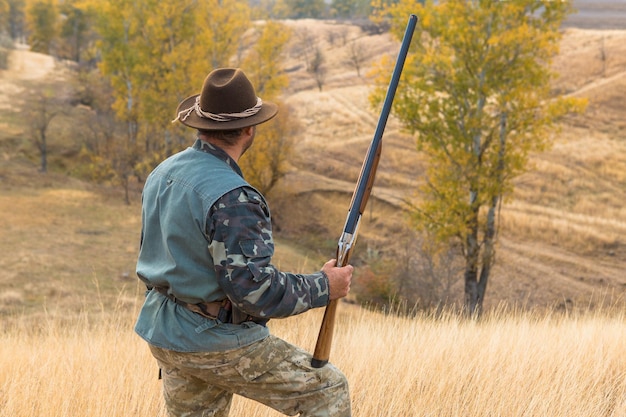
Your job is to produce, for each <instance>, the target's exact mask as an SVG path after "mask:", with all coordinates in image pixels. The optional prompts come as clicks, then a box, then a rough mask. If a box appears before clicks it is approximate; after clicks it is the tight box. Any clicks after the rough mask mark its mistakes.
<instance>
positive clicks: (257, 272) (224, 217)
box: [196, 141, 329, 319]
mask: <svg viewBox="0 0 626 417" xmlns="http://www.w3.org/2000/svg"><path fill="white" fill-rule="evenodd" d="M196 146H197V147H198V148H199V149H201V150H203V151H204V152H208V153H211V154H213V155H215V156H217V157H218V158H220V159H222V160H224V161H225V162H226V163H227V164H229V165H230V166H231V167H232V168H233V170H234V171H235V172H237V173H238V174H239V175H241V171H240V169H239V167H238V166H237V164H236V163H235V162H234V161H233V160H232V159H231V158H230V157H228V155H227V154H226V153H225V152H224V151H222V150H221V149H219V148H216V147H214V146H212V145H211V144H209V143H206V142H203V141H198V142H196ZM206 235H207V236H209V237H210V239H211V241H210V243H209V252H210V254H211V256H212V258H213V264H214V265H215V271H216V273H217V280H218V282H219V284H220V287H221V288H222V290H223V291H224V292H225V293H226V295H227V296H228V298H230V300H231V301H232V303H233V306H234V307H236V308H238V309H240V310H242V311H243V312H245V313H246V314H249V315H251V316H254V317H260V318H264V319H265V318H273V317H289V316H293V315H296V314H300V313H303V312H305V311H307V310H310V309H311V308H316V307H323V306H325V305H327V304H328V299H329V298H328V297H329V292H328V278H327V277H326V276H325V274H324V273H323V272H322V271H318V272H315V273H312V274H293V273H288V272H282V271H280V270H278V269H277V268H276V267H275V266H274V265H273V264H272V263H271V261H272V256H273V254H274V240H273V237H272V223H271V217H270V211H269V208H268V206H267V203H266V201H265V199H264V198H263V196H262V195H261V194H260V193H259V192H258V191H256V190H255V189H253V188H252V187H243V188H238V189H235V190H233V191H231V192H229V193H227V194H225V195H224V196H223V197H221V198H220V199H219V200H217V202H216V203H215V204H214V205H213V207H212V208H211V210H210V212H209V215H208V216H207V225H206Z"/></svg>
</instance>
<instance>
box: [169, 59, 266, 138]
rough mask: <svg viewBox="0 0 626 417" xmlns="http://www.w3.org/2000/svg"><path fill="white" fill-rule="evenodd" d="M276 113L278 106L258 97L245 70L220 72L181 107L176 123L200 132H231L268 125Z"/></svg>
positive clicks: (212, 73)
mask: <svg viewBox="0 0 626 417" xmlns="http://www.w3.org/2000/svg"><path fill="white" fill-rule="evenodd" d="M277 112H278V106H277V105H276V104H274V103H270V102H267V101H266V102H264V101H263V100H261V99H260V98H259V97H257V95H256V93H255V91H254V87H253V86H252V83H251V82H250V80H248V78H247V77H246V75H245V74H244V73H243V71H242V70H240V69H238V68H219V69H216V70H213V71H211V73H210V74H209V75H208V76H207V77H206V79H205V80H204V84H203V86H202V92H201V93H200V94H195V95H193V96H191V97H188V98H186V99H184V100H183V101H182V102H181V103H180V104H179V105H178V108H177V109H176V115H177V116H176V119H175V120H174V121H176V120H179V121H180V122H181V123H182V124H184V125H186V126H189V127H193V128H196V129H198V130H200V131H229V130H237V129H242V128H246V127H250V126H255V125H258V124H260V123H263V122H266V121H268V120H270V119H271V118H272V117H274V116H275V115H276V113H277Z"/></svg>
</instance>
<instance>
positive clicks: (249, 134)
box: [243, 126, 254, 136]
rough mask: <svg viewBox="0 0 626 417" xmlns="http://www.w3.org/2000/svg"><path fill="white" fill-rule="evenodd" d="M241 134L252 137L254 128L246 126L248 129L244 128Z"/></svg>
mask: <svg viewBox="0 0 626 417" xmlns="http://www.w3.org/2000/svg"><path fill="white" fill-rule="evenodd" d="M243 132H244V134H246V135H247V136H252V135H254V126H248V127H245V128H244V129H243Z"/></svg>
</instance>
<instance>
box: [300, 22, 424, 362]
mask: <svg viewBox="0 0 626 417" xmlns="http://www.w3.org/2000/svg"><path fill="white" fill-rule="evenodd" d="M416 24H417V16H415V15H414V14H412V15H410V16H409V22H408V24H407V27H406V31H405V32H404V38H403V39H402V45H401V46H400V52H399V54H398V58H397V60H396V66H395V68H394V70H393V74H392V75H391V81H390V83H389V87H388V88H387V96H386V97H385V101H384V103H383V108H382V111H381V113H380V117H379V119H378V126H377V127H376V131H375V133H374V139H372V142H371V143H370V146H369V149H368V151H367V155H366V157H365V160H364V161H363V165H362V166H361V173H360V174H359V179H358V181H357V184H356V188H355V189H354V193H353V194H352V202H351V203H350V208H349V209H348V217H347V218H346V224H345V226H344V228H343V233H342V234H341V237H340V238H339V243H338V245H337V266H339V267H343V266H346V265H348V261H349V260H350V254H351V252H352V248H353V247H354V244H355V242H356V237H357V232H358V228H359V223H360V222H361V215H362V214H363V211H364V210H365V206H366V205H367V200H368V199H369V196H370V193H371V191H372V186H373V185H374V177H375V176H376V168H377V167H378V161H379V160H380V153H381V150H382V136H383V132H384V131H385V126H386V124H387V119H388V118H389V113H390V112H391V104H392V103H393V98H394V96H395V94H396V88H397V87H398V82H399V81H400V74H402V68H403V67H404V61H405V60H406V56H407V54H408V52H409V46H410V44H411V38H412V37H413V32H414V31H415V25H416ZM337 301H338V300H332V301H330V302H329V303H328V305H327V306H326V310H325V311H324V318H323V319H322V324H321V327H320V332H319V335H318V337H317V343H316V344H315V351H314V353H313V359H312V360H311V366H312V367H314V368H321V367H323V366H324V365H326V364H327V363H328V358H329V357H330V346H331V343H332V341H333V332H334V329H335V312H336V311H337Z"/></svg>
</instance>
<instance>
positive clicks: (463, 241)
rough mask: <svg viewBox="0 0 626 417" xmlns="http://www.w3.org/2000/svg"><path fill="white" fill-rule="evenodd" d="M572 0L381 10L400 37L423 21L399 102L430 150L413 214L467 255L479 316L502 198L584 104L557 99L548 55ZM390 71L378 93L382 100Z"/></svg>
mask: <svg viewBox="0 0 626 417" xmlns="http://www.w3.org/2000/svg"><path fill="white" fill-rule="evenodd" d="M570 12H571V4H570V2H568V1H551V0H509V1H495V0H440V1H437V2H433V1H431V0H428V1H426V2H425V3H424V4H422V3H420V2H418V1H416V0H400V1H399V2H397V3H395V4H393V5H391V6H389V7H386V8H383V13H384V14H385V16H389V17H390V19H391V23H392V30H393V31H394V33H395V34H396V35H397V36H398V37H400V36H402V34H403V29H404V27H405V24H406V20H407V18H408V16H409V14H411V13H414V14H416V15H417V16H418V17H419V19H420V21H419V23H418V28H417V30H416V33H415V36H414V38H413V42H412V49H411V52H410V54H409V57H408V59H407V62H406V64H405V69H404V72H403V78H402V81H401V82H400V86H399V88H398V92H397V94H396V99H395V103H394V111H395V114H396V115H397V116H398V117H399V118H400V120H401V121H402V123H403V124H404V126H405V127H406V128H407V129H408V130H409V131H410V132H412V133H414V134H415V136H416V138H417V147H418V150H419V151H421V152H423V153H424V154H425V155H426V156H427V161H428V168H427V173H426V176H427V178H426V181H425V185H424V186H423V187H421V189H420V190H419V200H418V201H416V202H415V206H414V212H413V217H412V218H413V220H414V224H415V225H416V227H418V228H419V229H421V230H423V231H425V232H426V233H428V236H430V237H432V238H433V239H435V240H436V241H439V242H456V243H457V245H458V247H460V248H461V251H462V256H463V259H464V284H465V308H466V311H467V312H468V313H469V314H470V315H476V314H480V312H481V310H482V305H483V300H484V297H485V292H486V288H487V283H488V280H489V276H490V273H491V268H492V266H493V265H494V262H495V243H496V231H497V229H498V227H497V225H498V220H499V210H498V207H499V205H500V204H501V202H502V200H503V198H505V197H507V196H509V195H510V194H511V192H512V190H513V182H512V180H513V179H514V178H515V177H516V176H518V175H519V174H520V173H522V172H523V171H524V170H525V169H526V167H527V162H528V156H529V153H531V152H536V151H541V150H544V149H546V148H547V147H548V146H549V145H550V142H551V138H552V137H553V134H554V132H555V129H556V128H557V127H558V121H559V119H560V118H561V117H562V116H564V115H566V114H567V113H569V112H571V111H580V110H582V109H583V108H584V102H580V101H577V100H575V99H569V98H562V97H554V96H553V95H552V93H551V90H550V81H551V80H552V78H553V75H554V74H552V72H551V70H550V62H551V58H552V57H554V55H555V54H556V53H557V52H558V45H559V40H560V32H559V27H560V25H561V22H562V21H563V19H564V17H566V16H567V14H568V13H570ZM387 74H388V70H386V71H381V72H380V74H379V75H380V78H379V86H380V88H379V89H378V90H377V92H376V93H375V94H373V96H372V99H373V101H374V102H375V103H379V102H380V101H382V97H383V93H384V89H383V88H382V87H383V86H385V87H386V85H385V84H383V83H386V81H387V79H388V76H387Z"/></svg>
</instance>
